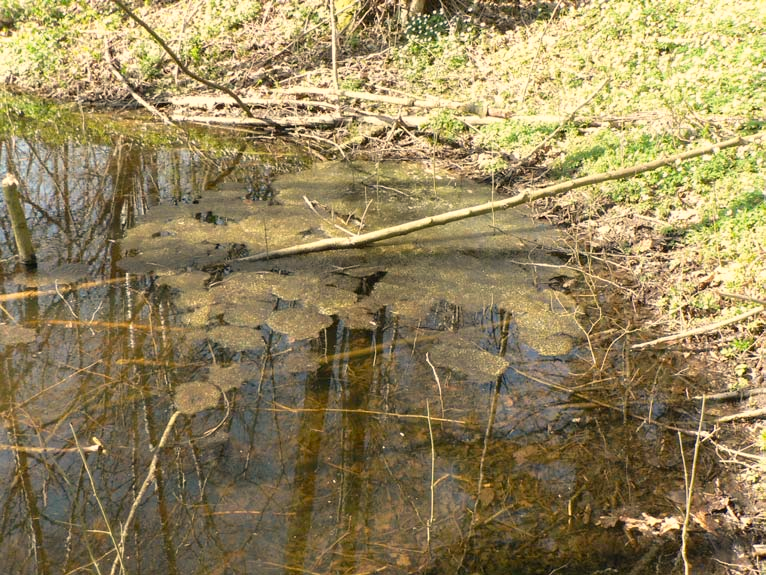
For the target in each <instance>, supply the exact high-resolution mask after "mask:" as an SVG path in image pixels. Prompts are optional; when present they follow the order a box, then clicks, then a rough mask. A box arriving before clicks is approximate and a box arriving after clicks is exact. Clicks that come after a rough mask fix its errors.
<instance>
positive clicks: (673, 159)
mask: <svg viewBox="0 0 766 575" xmlns="http://www.w3.org/2000/svg"><path fill="white" fill-rule="evenodd" d="M765 135H766V134H764V133H758V134H757V135H755V136H750V137H747V138H743V137H737V138H732V139H730V140H726V141H724V142H720V143H718V144H709V145H707V146H702V147H700V148H696V149H694V150H690V151H687V152H682V153H680V154H675V155H673V156H668V157H665V158H660V159H658V160H654V161H652V162H647V163H645V164H639V165H636V166H630V167H628V168H623V169H621V170H616V171H612V172H606V173H603V174H594V175H591V176H585V177H582V178H577V179H575V180H569V181H566V182H561V183H559V184H554V185H551V186H546V187H544V188H540V189H537V190H524V191H522V192H520V193H519V194H517V195H515V196H512V197H510V198H506V199H504V200H500V201H495V202H487V203H485V204H480V205H477V206H471V207H468V208H463V209H460V210H454V211H451V212H446V213H443V214H439V215H436V216H429V217H427V218H421V219H419V220H414V221H411V222H407V223H404V224H400V225H397V226H392V227H389V228H384V229H382V230H377V231H374V232H369V233H366V234H361V235H358V236H354V237H351V238H327V239H323V240H319V241H316V242H311V243H308V244H300V245H295V246H290V247H287V248H282V249H279V250H273V251H269V252H261V253H258V254H254V255H252V256H247V257H244V258H239V259H238V260H237V261H256V260H267V259H276V258H282V257H287V256H295V255H300V254H309V253H314V252H323V251H329V250H344V249H352V248H361V247H364V246H367V245H369V244H372V243H375V242H379V241H382V240H387V239H391V238H395V237H399V236H404V235H407V234H411V233H413V232H416V231H419V230H424V229H427V228H432V227H436V226H443V225H445V224H449V223H452V222H456V221H459V220H464V219H467V218H472V217H475V216H481V215H484V214H488V213H491V212H496V211H501V210H507V209H509V208H512V207H515V206H519V205H522V204H526V203H528V202H532V201H535V200H539V199H542V198H549V197H552V196H558V195H561V194H564V193H565V192H569V191H571V190H574V189H577V188H582V187H585V186H592V185H596V184H601V183H603V182H608V181H611V180H624V179H627V178H630V177H633V176H635V175H637V174H641V173H644V172H650V171H652V170H656V169H658V168H661V167H663V166H669V165H674V164H676V163H680V162H683V161H685V160H689V159H691V158H697V157H699V156H703V155H706V154H712V153H715V152H717V151H719V150H723V149H725V148H733V147H736V146H744V145H748V144H753V143H756V142H760V141H762V140H763V139H764V137H765ZM639 345H641V344H639Z"/></svg>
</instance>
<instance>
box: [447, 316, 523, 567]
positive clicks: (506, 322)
mask: <svg viewBox="0 0 766 575" xmlns="http://www.w3.org/2000/svg"><path fill="white" fill-rule="evenodd" d="M511 317H512V314H511V313H509V312H506V313H505V316H504V317H503V318H502V319H501V324H500V326H501V327H500V333H501V336H500V349H499V350H498V356H500V357H505V352H506V350H507V349H508V339H509V334H510V327H511ZM502 384H503V376H502V375H500V376H499V377H498V378H497V381H496V382H495V387H494V389H493V391H492V402H491V403H490V406H489V418H488V420H487V427H486V429H485V431H484V442H483V445H482V449H481V459H480V460H479V477H478V479H477V482H476V499H475V500H474V503H473V512H472V513H471V523H470V524H469V525H468V534H467V535H466V537H465V541H464V543H463V552H462V555H461V556H460V561H459V563H458V566H457V569H460V568H461V567H462V566H463V564H464V563H465V558H466V555H467V554H468V546H469V545H470V544H471V540H472V539H473V537H474V535H475V534H476V527H477V525H479V523H480V521H479V505H480V503H481V490H482V487H483V485H484V464H485V462H486V459H487V451H488V450H489V442H490V437H491V436H492V428H493V427H494V425H495V416H496V415H497V402H498V398H499V397H500V389H501V387H502Z"/></svg>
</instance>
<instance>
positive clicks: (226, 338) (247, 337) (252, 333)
mask: <svg viewBox="0 0 766 575" xmlns="http://www.w3.org/2000/svg"><path fill="white" fill-rule="evenodd" d="M208 337H209V338H210V340H212V341H214V342H215V343H217V344H219V345H222V346H223V347H226V348H229V349H230V350H232V351H260V350H262V349H264V348H265V347H266V346H265V344H264V342H263V337H262V336H261V332H260V331H259V330H257V329H253V328H251V327H239V326H236V325H218V326H215V327H214V328H212V329H211V330H210V331H209V332H208Z"/></svg>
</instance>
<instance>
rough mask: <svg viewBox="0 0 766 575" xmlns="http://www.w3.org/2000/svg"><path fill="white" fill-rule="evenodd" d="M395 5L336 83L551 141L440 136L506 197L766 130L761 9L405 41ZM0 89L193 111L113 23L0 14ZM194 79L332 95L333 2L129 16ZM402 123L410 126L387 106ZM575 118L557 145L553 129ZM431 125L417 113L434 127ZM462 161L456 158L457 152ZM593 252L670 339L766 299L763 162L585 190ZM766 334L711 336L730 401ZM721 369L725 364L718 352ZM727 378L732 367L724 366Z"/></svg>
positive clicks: (176, 86)
mask: <svg viewBox="0 0 766 575" xmlns="http://www.w3.org/2000/svg"><path fill="white" fill-rule="evenodd" d="M384 5H385V6H388V4H385V3H382V2H377V3H375V2H363V3H360V4H358V7H359V8H360V12H357V13H353V14H352V15H350V16H349V15H346V14H344V15H341V18H340V22H341V24H343V25H345V27H344V28H343V30H342V33H341V42H340V44H341V46H340V54H339V83H340V86H341V87H344V88H347V89H355V90H366V91H369V92H380V91H381V90H382V89H383V88H385V89H386V90H388V91H389V92H387V93H391V92H392V91H394V92H395V93H399V92H401V93H406V94H430V95H434V96H442V97H448V98H450V99H452V100H459V101H467V102H482V103H486V104H488V105H490V106H493V107H497V108H503V109H506V110H511V111H513V112H514V113H515V114H518V115H519V116H534V117H535V118H536V119H537V121H520V120H518V119H517V120H514V119H510V120H508V121H506V122H503V123H496V124H492V125H489V126H483V127H480V128H472V129H469V128H467V127H466V126H465V125H464V124H462V123H461V122H459V121H458V120H457V119H456V118H455V114H454V113H452V112H449V111H443V110H442V111H433V112H431V119H430V122H429V124H428V126H427V127H426V132H428V136H429V137H430V138H432V139H431V140H430V141H431V143H433V136H434V135H436V136H437V137H438V142H439V143H440V145H441V146H442V148H439V149H440V150H444V151H448V152H449V153H451V154H453V155H454V154H455V153H458V155H459V158H460V162H459V165H460V166H461V168H465V169H466V170H467V171H471V172H472V173H475V174H478V175H483V176H485V177H488V178H492V177H493V176H495V177H496V181H502V180H503V175H507V174H508V170H509V168H510V167H512V166H513V163H514V159H515V158H516V159H517V158H523V157H525V156H527V155H528V154H529V153H530V152H532V151H536V152H537V153H536V155H535V166H534V167H535V168H536V169H538V171H539V172H540V173H542V172H544V173H545V176H546V177H547V178H548V179H557V178H571V177H574V176H579V175H585V174H590V173H595V172H601V171H606V170H612V169H616V168H618V167H622V166H626V165H630V164H635V163H639V162H643V161H647V160H650V159H654V158H656V157H658V156H660V155H666V154H672V153H675V152H678V151H681V150H684V149H687V148H689V147H692V146H697V145H699V144H700V143H701V142H711V141H712V142H714V141H717V140H721V139H725V138H727V137H731V136H732V135H737V134H740V135H744V134H751V133H754V132H756V131H759V130H762V129H764V127H765V126H766V2H764V1H754V2H733V1H728V0H704V1H702V2H698V1H691V0H673V1H669V2H663V3H646V2H639V1H638V0H632V1H622V2H620V1H603V2H587V3H581V4H580V5H574V4H572V3H559V4H556V3H535V2H530V3H525V4H523V5H522V9H521V11H520V12H518V13H517V12H514V13H511V12H503V11H502V10H501V7H500V5H497V4H495V3H486V4H481V3H480V4H477V5H476V7H475V10H473V12H471V13H470V14H466V13H461V14H442V13H436V14H429V15H427V16H426V17H423V18H422V19H420V20H419V21H417V22H415V23H413V24H411V25H410V26H408V27H407V28H401V27H400V26H399V24H398V21H397V19H396V14H394V13H392V12H387V11H386V10H385V9H384ZM0 6H2V14H0V15H2V17H3V21H4V22H6V28H7V35H6V36H5V37H3V38H2V39H0V78H2V79H3V81H4V82H5V83H6V84H13V85H15V86H17V87H21V88H24V89H29V90H33V91H35V92H37V93H39V94H42V95H45V96H48V97H53V98H56V99H58V100H61V101H69V102H74V101H78V102H85V103H99V104H101V103H112V104H121V103H123V102H125V101H129V96H128V93H127V91H126V89H125V86H124V85H122V84H121V83H120V82H119V81H117V80H116V79H115V78H114V77H113V76H112V74H111V72H110V70H109V67H108V65H107V58H106V56H105V54H106V53H107V50H108V51H109V53H110V54H111V57H112V58H113V59H114V62H115V63H116V64H117V65H118V66H119V69H120V71H121V72H122V74H123V75H124V76H125V77H126V78H127V79H128V80H129V81H130V82H131V83H132V84H133V85H134V86H135V87H136V88H137V89H138V90H139V91H141V92H142V93H143V94H145V95H146V96H147V97H148V98H149V99H151V100H154V101H160V100H162V99H164V98H166V97H167V96H168V95H172V94H186V93H194V92H197V91H199V90H200V88H201V86H200V85H199V84H198V83H195V82H193V81H192V80H190V79H189V78H188V77H186V76H185V75H184V74H183V73H180V72H179V70H178V69H177V67H176V66H175V64H174V63H173V62H172V60H171V59H170V58H169V57H168V56H167V54H166V53H165V52H163V50H161V49H160V47H159V46H157V44H156V43H155V42H154V41H153V40H152V39H151V38H150V37H149V36H148V35H147V34H146V33H145V31H143V30H142V29H141V28H139V27H138V26H137V25H135V23H134V22H133V21H131V20H129V19H128V18H127V17H126V16H125V14H124V13H123V12H122V11H121V10H119V9H118V8H117V7H116V6H115V5H114V4H112V3H110V2H105V1H96V0H92V1H90V2H86V1H85V0H80V1H75V0H68V1H67V0H38V1H36V2H31V1H28V0H27V1H25V0H4V2H3V3H2V4H0ZM132 6H133V7H134V8H135V10H136V13H137V14H138V15H139V16H140V17H141V18H143V19H144V20H145V21H146V22H147V23H148V24H149V25H151V26H152V27H153V28H154V29H155V30H156V31H157V32H158V33H159V34H160V35H161V36H163V37H164V38H166V39H168V41H169V44H170V46H171V47H172V49H173V50H174V51H175V52H176V53H177V54H178V55H179V57H180V58H181V59H182V60H183V61H184V62H186V63H187V65H189V66H190V67H191V68H192V69H194V70H195V71H196V72H197V73H199V74H202V75H204V76H205V77H207V78H209V79H211V80H214V81H216V82H222V83H225V84H226V85H227V86H229V87H231V88H232V89H234V90H237V91H238V92H240V93H242V94H250V95H258V94H262V93H267V92H268V91H269V90H272V89H274V88H277V87H288V86H298V85H300V86H306V85H310V86H321V87H328V86H331V85H332V79H331V78H332V75H331V70H330V62H331V60H330V54H331V51H330V27H329V25H328V13H327V9H326V3H325V2H323V1H314V0H310V1H304V2H297V1H292V0H290V1H285V2H253V1H247V0H240V1H237V2H234V1H233V0H207V1H195V2H193V1H179V2H149V1H147V2H134V3H133V4H132ZM377 109H378V110H379V111H381V112H386V113H390V114H393V115H396V114H398V113H400V112H404V111H405V110H402V109H400V108H395V107H390V106H389V107H386V106H385V105H382V104H381V105H380V106H378V108H377ZM573 111H577V114H576V119H577V121H573V122H569V123H568V124H566V125H565V127H564V129H563V130H560V131H559V132H558V133H557V134H556V136H555V137H554V138H552V139H551V140H550V141H549V142H547V143H546V145H545V146H544V147H542V148H540V144H541V143H543V142H544V141H545V140H546V138H548V137H549V135H550V134H551V133H553V131H554V130H556V129H557V128H558V127H559V121H558V120H557V118H566V117H567V116H568V115H569V114H570V113H571V112H573ZM421 112H422V111H421ZM456 150H458V151H459V152H456ZM549 213H550V214H555V219H556V221H557V223H562V222H564V223H566V224H567V225H568V226H569V229H570V230H571V234H572V237H573V238H575V239H576V241H577V242H578V245H581V246H583V247H584V249H586V250H588V251H590V252H593V253H601V254H607V255H608V257H609V258H612V259H614V260H619V261H620V262H621V265H623V266H624V267H625V268H628V269H629V270H630V272H631V273H632V274H633V276H634V277H635V278H636V279H637V281H638V282H639V285H640V289H638V290H636V291H635V292H634V295H633V297H635V298H637V299H640V300H641V303H645V304H648V305H649V306H651V307H652V308H653V309H654V310H655V311H656V318H655V319H656V320H657V321H658V322H659V323H661V325H662V326H663V327H662V329H663V330H665V331H668V332H673V331H682V330H685V329H689V328H693V327H698V326H701V325H706V324H709V323H712V322H715V321H719V320H721V319H725V318H726V317H731V316H734V315H736V314H738V313H741V312H742V311H744V310H746V309H748V308H749V307H752V306H753V305H755V304H753V303H752V302H748V301H745V300H741V299H732V298H731V297H728V296H727V295H722V292H723V293H724V294H726V293H733V294H737V295H740V296H745V297H750V298H754V299H759V300H764V299H766V152H765V151H764V149H763V147H755V146H751V147H746V148H739V149H737V150H731V151H725V152H721V153H717V154H713V155H711V156H710V157H705V158H701V159H699V160H694V161H690V162H688V163H685V164H683V165H678V166H674V167H667V168H663V169H661V170H658V171H655V172H652V173H650V174H647V175H644V176H641V177H638V178H635V179H632V180H629V181H625V182H619V183H612V184H606V185H602V186H598V187H597V188H592V189H588V190H586V191H583V192H579V193H577V194H572V195H570V196H569V197H567V198H565V199H563V200H562V201H561V202H559V203H558V204H557V206H556V208H555V209H551V210H549ZM764 327H765V320H764V315H763V314H761V315H759V316H755V317H753V318H751V319H749V320H748V321H746V322H743V323H741V324H736V325H734V326H731V327H729V328H727V329H725V330H719V331H717V332H714V333H712V334H708V335H706V336H705V340H704V341H705V346H706V348H707V349H708V350H709V354H710V355H711V358H712V359H715V360H716V361H717V365H720V366H724V367H722V373H721V374H720V375H721V378H722V379H721V381H720V382H718V383H719V384H720V386H724V387H725V386H727V385H728V386H738V387H742V386H750V385H753V386H754V385H759V384H760V385H762V384H763V383H764V377H765V375H766V357H764V351H763V350H764V349H765V348H766V336H765V335H764ZM710 350H712V351H710ZM719 360H720V361H719Z"/></svg>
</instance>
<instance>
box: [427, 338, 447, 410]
mask: <svg viewBox="0 0 766 575" xmlns="http://www.w3.org/2000/svg"><path fill="white" fill-rule="evenodd" d="M426 363H427V364H428V365H429V366H430V367H431V371H433V373H434V380H435V381H436V387H437V389H438V390H439V406H440V407H441V410H442V417H444V397H443V396H442V382H441V380H440V379H439V374H438V373H437V371H436V366H435V365H434V364H433V363H431V358H430V357H428V352H426Z"/></svg>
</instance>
